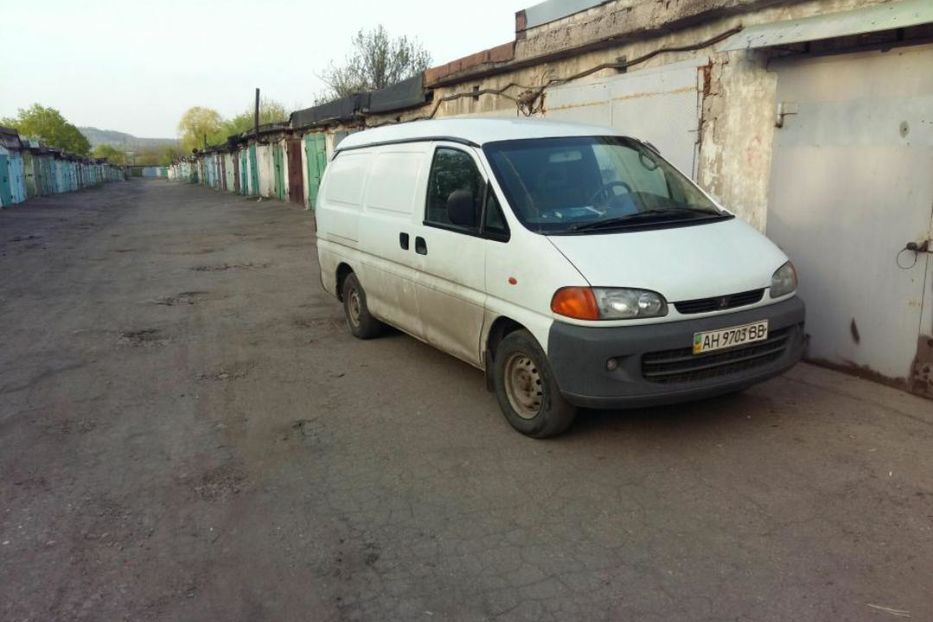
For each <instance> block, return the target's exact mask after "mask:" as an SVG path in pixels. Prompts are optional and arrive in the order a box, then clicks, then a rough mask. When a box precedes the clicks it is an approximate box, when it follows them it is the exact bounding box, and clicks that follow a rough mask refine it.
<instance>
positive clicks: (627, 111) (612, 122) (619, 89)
mask: <svg viewBox="0 0 933 622" xmlns="http://www.w3.org/2000/svg"><path fill="white" fill-rule="evenodd" d="M698 102H699V100H698V98H697V66H696V63H695V62H688V63H677V64H672V65H665V66H663V67H659V68H656V69H643V70H639V71H633V72H632V73H627V74H623V75H619V76H613V77H611V78H607V79H602V80H594V81H581V82H572V83H570V84H565V85H563V86H558V87H554V88H552V89H549V90H548V92H547V99H546V100H545V109H546V110H547V116H548V118H551V119H561V120H565V121H573V122H576V123H593V124H597V125H606V126H609V127H612V128H615V129H617V130H620V131H621V132H624V133H625V134H628V135H630V136H634V137H635V138H640V139H642V140H647V141H648V142H650V143H651V144H653V145H654V146H656V147H657V148H658V149H659V150H660V151H661V154H662V155H663V156H664V157H665V158H666V159H667V160H669V161H670V162H671V163H673V164H674V166H676V167H677V168H679V169H680V170H681V171H683V172H684V173H686V174H687V175H690V176H691V177H693V178H696V175H695V173H696V170H695V160H696V158H695V154H696V145H697V127H698V126H699V119H700V114H699V107H698Z"/></svg>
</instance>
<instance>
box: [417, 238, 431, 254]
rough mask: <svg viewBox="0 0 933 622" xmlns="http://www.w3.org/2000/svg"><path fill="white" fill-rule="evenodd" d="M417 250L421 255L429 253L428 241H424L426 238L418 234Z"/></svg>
mask: <svg viewBox="0 0 933 622" xmlns="http://www.w3.org/2000/svg"><path fill="white" fill-rule="evenodd" d="M415 252H416V253H418V254H419V255H427V254H428V243H427V242H425V241H424V238H423V237H421V236H418V237H416V238H415Z"/></svg>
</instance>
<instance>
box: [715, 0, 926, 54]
mask: <svg viewBox="0 0 933 622" xmlns="http://www.w3.org/2000/svg"><path fill="white" fill-rule="evenodd" d="M929 23H933V2H931V1H930V0H899V1H897V2H883V3H880V4H875V5H872V6H867V7H861V8H858V9H853V10H849V11H838V12H835V13H824V14H822V15H814V16H811V17H803V18H800V19H791V20H785V21H780V22H770V23H767V24H755V25H751V26H748V27H746V28H745V29H744V30H742V32H740V33H738V34H736V35H733V36H732V37H730V38H728V39H726V40H725V41H724V42H722V43H721V44H720V45H719V47H718V48H716V49H717V51H719V52H733V51H737V50H753V49H758V48H765V47H773V46H778V45H789V44H793V43H804V42H806V41H818V40H821V39H832V38H835V37H845V36H850V35H860V34H865V33H869V32H879V31H882V30H894V29H896V28H907V27H909V26H919V25H921V24H929Z"/></svg>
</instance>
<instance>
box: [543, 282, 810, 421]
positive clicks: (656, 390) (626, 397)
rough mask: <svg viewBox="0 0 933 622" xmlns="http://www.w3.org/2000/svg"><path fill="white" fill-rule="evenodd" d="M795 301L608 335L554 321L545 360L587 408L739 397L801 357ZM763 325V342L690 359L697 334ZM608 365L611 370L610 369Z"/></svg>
mask: <svg viewBox="0 0 933 622" xmlns="http://www.w3.org/2000/svg"><path fill="white" fill-rule="evenodd" d="M804 316H805V308H804V304H803V301H802V300H800V298H798V297H796V296H795V297H793V298H791V299H789V300H784V301H782V302H778V303H775V304H772V305H767V306H764V307H756V308H754V309H749V310H746V311H738V312H735V313H728V314H723V315H716V316H711V317H704V318H698V319H695V320H683V321H678V322H666V323H659V324H641V325H638V326H615V327H607V328H599V327H588V326H577V325H573V324H565V323H563V322H554V323H553V324H552V325H551V330H550V333H549V337H548V360H549V362H550V364H551V369H552V370H553V372H554V376H555V378H556V379H557V384H558V386H559V387H560V391H561V393H562V394H563V395H564V397H565V398H566V399H567V400H568V401H569V402H570V403H572V404H574V405H576V406H583V407H587V408H633V407H641V406H658V405H662V404H674V403H677V402H684V401H690V400H696V399H703V398H707V397H713V396H716V395H722V394H724V393H731V392H734V391H739V390H741V389H744V388H746V387H748V386H750V385H753V384H755V383H758V382H761V381H763V380H767V379H769V378H772V377H774V376H777V375H779V374H781V373H782V372H784V371H786V370H787V369H789V368H791V367H792V366H793V365H794V364H795V363H796V362H797V361H799V360H800V358H801V356H802V355H803V350H804V346H805V344H806V336H805V333H804ZM765 319H766V320H768V339H767V341H762V342H756V343H751V344H743V345H740V346H737V347H735V348H730V349H726V350H718V351H714V352H710V353H707V354H700V355H693V354H692V347H693V334H694V333H696V332H701V331H707V330H716V329H720V328H728V327H730V326H740V325H742V324H749V323H752V322H757V321H760V320H765ZM609 359H615V360H616V361H617V363H618V367H617V368H616V369H613V370H611V371H610V370H609V369H608V367H607V363H608V361H609Z"/></svg>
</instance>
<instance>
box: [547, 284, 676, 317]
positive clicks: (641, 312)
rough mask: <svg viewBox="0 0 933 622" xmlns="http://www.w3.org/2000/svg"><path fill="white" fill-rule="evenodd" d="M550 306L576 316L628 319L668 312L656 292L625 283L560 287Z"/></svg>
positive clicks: (557, 311)
mask: <svg viewBox="0 0 933 622" xmlns="http://www.w3.org/2000/svg"><path fill="white" fill-rule="evenodd" d="M551 310H552V311H553V312H554V313H557V314H559V315H564V316H566V317H572V318H575V319H578V320H631V319H636V318H637V319H641V318H649V317H663V316H665V315H667V301H666V300H664V297H663V296H661V294H659V293H657V292H653V291H650V290H647V289H632V288H628V287H562V288H560V289H559V290H557V291H556V292H554V297H553V298H551Z"/></svg>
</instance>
